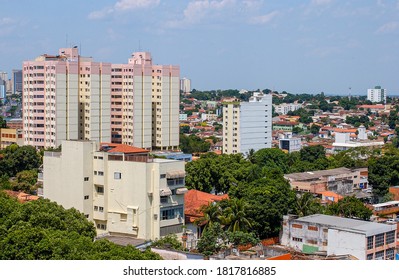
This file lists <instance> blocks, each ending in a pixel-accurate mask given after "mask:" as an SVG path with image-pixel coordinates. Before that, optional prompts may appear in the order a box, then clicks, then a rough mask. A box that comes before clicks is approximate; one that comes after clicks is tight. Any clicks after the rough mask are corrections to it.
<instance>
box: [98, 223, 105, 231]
mask: <svg viewBox="0 0 399 280" xmlns="http://www.w3.org/2000/svg"><path fill="white" fill-rule="evenodd" d="M97 228H98V229H102V230H106V229H107V225H105V224H97Z"/></svg>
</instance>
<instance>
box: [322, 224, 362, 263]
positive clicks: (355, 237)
mask: <svg viewBox="0 0 399 280" xmlns="http://www.w3.org/2000/svg"><path fill="white" fill-rule="evenodd" d="M365 252H366V237H365V235H364V234H359V233H354V232H348V231H342V230H339V229H329V230H328V250H327V254H328V255H344V254H350V255H353V256H355V257H356V258H358V259H360V260H365V259H366V253H365Z"/></svg>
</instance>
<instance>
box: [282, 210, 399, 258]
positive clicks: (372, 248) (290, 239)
mask: <svg viewBox="0 0 399 280" xmlns="http://www.w3.org/2000/svg"><path fill="white" fill-rule="evenodd" d="M396 233H397V230H396V224H395V225H387V224H380V223H374V222H367V221H362V220H355V219H348V218H341V217H335V216H327V215H321V214H316V215H311V216H306V217H302V218H296V217H293V216H284V219H283V233H282V238H281V244H282V245H285V246H289V247H292V248H294V249H295V250H297V251H302V252H304V253H315V252H326V253H327V256H332V255H344V254H350V255H352V256H354V257H356V258H357V259H359V260H394V258H395V253H396Z"/></svg>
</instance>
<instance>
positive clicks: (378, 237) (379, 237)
mask: <svg viewBox="0 0 399 280" xmlns="http://www.w3.org/2000/svg"><path fill="white" fill-rule="evenodd" d="M382 245H384V234H383V233H381V234H377V235H376V236H375V247H379V246H382ZM376 255H377V254H376ZM376 258H377V256H376Z"/></svg>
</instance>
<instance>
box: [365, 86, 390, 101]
mask: <svg viewBox="0 0 399 280" xmlns="http://www.w3.org/2000/svg"><path fill="white" fill-rule="evenodd" d="M367 100H370V101H371V102H377V103H381V102H382V103H384V104H385V103H386V102H387V90H386V89H383V88H381V87H380V86H376V87H374V88H373V89H368V90H367Z"/></svg>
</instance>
